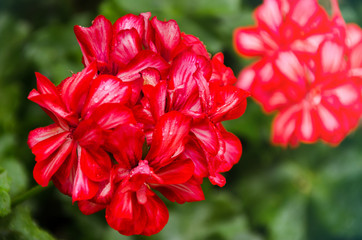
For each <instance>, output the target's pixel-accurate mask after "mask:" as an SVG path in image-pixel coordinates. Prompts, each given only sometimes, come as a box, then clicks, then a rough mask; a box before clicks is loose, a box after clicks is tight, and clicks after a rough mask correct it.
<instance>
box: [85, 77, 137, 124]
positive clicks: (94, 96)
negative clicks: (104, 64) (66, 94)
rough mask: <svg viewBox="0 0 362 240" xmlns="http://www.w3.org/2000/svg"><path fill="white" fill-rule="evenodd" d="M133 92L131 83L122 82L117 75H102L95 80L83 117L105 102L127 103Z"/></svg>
mask: <svg viewBox="0 0 362 240" xmlns="http://www.w3.org/2000/svg"><path fill="white" fill-rule="evenodd" d="M131 93H132V91H131V88H130V87H129V85H128V84H126V83H123V82H121V81H120V80H119V79H118V78H117V77H114V76H110V75H101V76H99V77H98V78H96V79H95V80H94V81H93V84H92V86H91V88H90V91H89V94H88V98H87V100H86V102H85V105H84V108H83V111H82V117H83V118H87V116H89V115H90V114H91V113H92V112H93V111H94V110H95V109H96V108H97V107H99V106H100V105H101V104H104V103H123V104H124V103H127V102H128V101H129V100H130V97H131Z"/></svg>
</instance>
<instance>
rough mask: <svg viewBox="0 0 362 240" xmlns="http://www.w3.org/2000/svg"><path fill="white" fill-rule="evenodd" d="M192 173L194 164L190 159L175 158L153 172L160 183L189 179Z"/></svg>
mask: <svg viewBox="0 0 362 240" xmlns="http://www.w3.org/2000/svg"><path fill="white" fill-rule="evenodd" d="M193 173H194V164H193V162H192V161H191V160H190V159H182V158H177V159H175V160H174V161H173V162H171V163H170V164H168V165H167V166H165V167H162V168H160V169H158V170H157V171H156V172H155V174H156V175H157V177H159V178H160V179H161V180H162V184H180V183H185V182H186V181H187V180H189V179H190V178H191V177H192V175H193Z"/></svg>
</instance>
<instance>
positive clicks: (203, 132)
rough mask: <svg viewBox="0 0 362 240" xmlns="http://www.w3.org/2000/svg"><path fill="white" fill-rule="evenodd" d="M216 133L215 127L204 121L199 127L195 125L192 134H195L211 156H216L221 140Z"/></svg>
mask: <svg viewBox="0 0 362 240" xmlns="http://www.w3.org/2000/svg"><path fill="white" fill-rule="evenodd" d="M216 131H217V129H215V126H214V125H213V124H212V123H211V122H210V121H208V120H205V121H202V122H200V123H198V124H197V125H196V124H193V125H192V128H191V132H192V133H193V134H195V136H196V138H197V140H198V141H199V142H200V144H201V146H202V147H203V148H204V149H205V150H206V151H207V152H208V153H209V154H211V155H214V156H215V155H216V154H217V151H218V149H219V140H218V135H217V133H216Z"/></svg>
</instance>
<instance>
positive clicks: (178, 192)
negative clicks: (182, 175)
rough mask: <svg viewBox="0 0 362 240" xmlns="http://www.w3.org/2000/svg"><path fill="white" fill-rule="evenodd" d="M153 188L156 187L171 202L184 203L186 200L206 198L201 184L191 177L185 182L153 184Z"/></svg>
mask: <svg viewBox="0 0 362 240" xmlns="http://www.w3.org/2000/svg"><path fill="white" fill-rule="evenodd" d="M151 186H152V188H154V189H156V190H157V191H159V192H160V193H162V195H164V196H165V197H166V198H167V199H168V200H170V201H171V202H177V203H179V204H183V203H185V202H195V201H202V200H205V197H204V193H203V192H202V189H201V185H200V184H199V183H198V182H197V181H195V180H193V179H190V180H189V181H188V182H186V183H183V184H170V185H157V184H152V185H151Z"/></svg>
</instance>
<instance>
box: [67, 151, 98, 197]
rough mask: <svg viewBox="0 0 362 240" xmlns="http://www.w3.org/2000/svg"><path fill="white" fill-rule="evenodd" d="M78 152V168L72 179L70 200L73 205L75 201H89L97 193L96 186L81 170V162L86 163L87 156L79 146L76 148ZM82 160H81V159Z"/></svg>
mask: <svg viewBox="0 0 362 240" xmlns="http://www.w3.org/2000/svg"><path fill="white" fill-rule="evenodd" d="M77 152H78V168H77V172H76V173H75V177H74V185H73V193H72V200H73V203H74V202H75V201H80V200H89V199H91V198H93V197H94V196H95V195H96V193H97V191H98V185H97V184H96V183H94V182H93V181H91V180H90V179H89V178H88V177H87V176H86V175H85V174H84V173H83V170H82V166H81V165H82V164H81V162H82V161H86V160H87V159H84V158H86V157H87V156H86V155H85V152H84V149H83V148H82V147H80V146H78V148H77ZM82 158H83V159H82Z"/></svg>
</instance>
